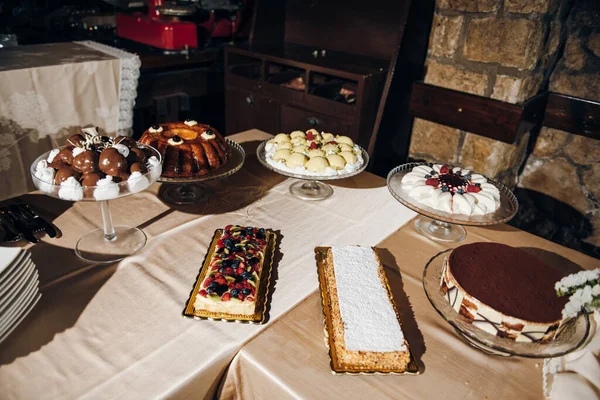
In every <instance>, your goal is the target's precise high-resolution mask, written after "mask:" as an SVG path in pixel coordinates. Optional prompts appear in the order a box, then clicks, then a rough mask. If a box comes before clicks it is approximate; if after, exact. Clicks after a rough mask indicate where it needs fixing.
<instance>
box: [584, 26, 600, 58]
mask: <svg viewBox="0 0 600 400" xmlns="http://www.w3.org/2000/svg"><path fill="white" fill-rule="evenodd" d="M587 47H588V49H590V50H591V51H592V53H594V54H595V55H596V57H600V33H599V32H594V33H591V34H590V36H588V40H587Z"/></svg>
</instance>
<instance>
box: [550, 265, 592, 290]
mask: <svg viewBox="0 0 600 400" xmlns="http://www.w3.org/2000/svg"><path fill="white" fill-rule="evenodd" d="M599 278H600V268H598V269H595V270H591V271H581V272H578V273H576V274H571V275H569V276H565V277H564V278H562V279H561V280H560V281H558V282H556V284H555V285H554V289H555V290H556V292H557V293H558V295H559V296H564V295H565V294H568V293H569V292H570V289H576V288H578V287H580V286H583V285H585V284H586V283H590V284H591V283H595V282H597V281H598V279H599Z"/></svg>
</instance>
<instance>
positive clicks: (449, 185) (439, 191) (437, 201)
mask: <svg viewBox="0 0 600 400" xmlns="http://www.w3.org/2000/svg"><path fill="white" fill-rule="evenodd" d="M402 188H403V189H404V190H406V191H407V192H408V196H409V197H411V198H413V199H415V200H418V201H419V202H421V203H423V204H424V205H426V206H429V207H431V208H433V209H436V210H439V211H443V212H447V213H453V214H464V215H484V214H489V213H493V212H494V211H496V210H497V209H498V207H500V191H499V190H498V188H497V187H496V186H494V185H492V184H491V183H489V182H488V180H487V178H486V177H485V176H483V175H480V174H476V173H472V172H471V171H469V170H466V169H462V168H460V167H454V168H453V167H451V166H448V165H445V164H431V165H418V166H416V167H414V168H413V169H412V171H410V172H409V173H407V174H406V175H405V176H404V177H403V178H402Z"/></svg>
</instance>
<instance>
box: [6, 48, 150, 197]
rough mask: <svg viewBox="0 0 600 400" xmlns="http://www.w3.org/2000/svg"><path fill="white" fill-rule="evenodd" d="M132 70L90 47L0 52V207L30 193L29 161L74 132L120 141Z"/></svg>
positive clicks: (129, 108)
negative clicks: (92, 131)
mask: <svg viewBox="0 0 600 400" xmlns="http://www.w3.org/2000/svg"><path fill="white" fill-rule="evenodd" d="M140 65H141V64H140V60H139V57H137V56H136V55H133V54H130V53H127V52H124V51H122V50H119V49H115V48H113V47H110V46H106V45H103V44H100V43H96V42H90V41H85V42H72V43H51V44H42V45H31V46H18V47H12V48H6V49H0V188H1V190H0V200H3V199H7V198H10V197H13V196H17V195H20V194H23V193H27V192H28V191H30V190H33V189H34V186H33V183H32V182H31V177H30V173H29V167H30V165H31V163H32V162H33V160H35V158H36V157H37V156H39V155H40V154H42V153H44V152H46V151H48V150H50V149H52V148H54V147H58V146H59V145H63V144H64V142H65V140H66V138H68V137H69V136H71V135H73V134H75V133H79V131H80V127H83V126H96V127H98V128H99V131H100V132H101V133H102V134H107V135H110V136H114V135H116V134H117V133H119V134H128V133H129V131H130V130H131V126H132V124H133V106H134V103H135V97H136V95H137V91H136V89H137V81H138V77H139V68H140Z"/></svg>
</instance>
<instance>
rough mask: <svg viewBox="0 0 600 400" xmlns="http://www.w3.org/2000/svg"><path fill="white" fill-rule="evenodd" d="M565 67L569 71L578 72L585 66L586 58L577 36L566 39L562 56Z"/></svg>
mask: <svg viewBox="0 0 600 400" xmlns="http://www.w3.org/2000/svg"><path fill="white" fill-rule="evenodd" d="M563 57H564V63H565V66H566V67H567V68H569V69H572V70H575V71H578V70H580V69H581V68H583V67H584V66H585V62H586V59H587V56H586V55H585V52H584V51H583V46H582V45H581V40H580V39H579V35H577V34H575V35H571V36H569V39H567V44H566V45H565V51H564V54H563Z"/></svg>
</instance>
